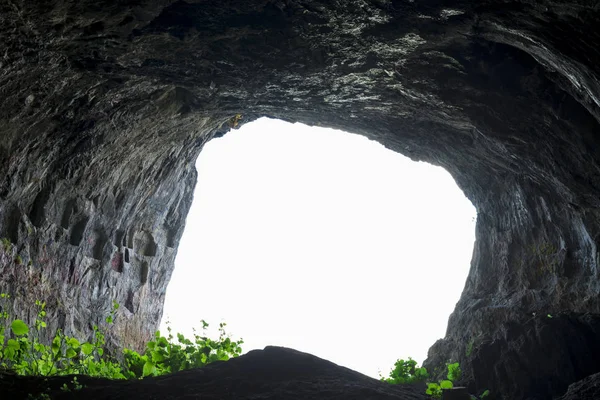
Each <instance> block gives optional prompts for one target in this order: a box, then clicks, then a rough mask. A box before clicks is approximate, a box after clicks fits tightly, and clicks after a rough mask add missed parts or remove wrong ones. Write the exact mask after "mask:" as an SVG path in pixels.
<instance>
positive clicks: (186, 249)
mask: <svg viewBox="0 0 600 400" xmlns="http://www.w3.org/2000/svg"><path fill="white" fill-rule="evenodd" d="M197 169H198V184H197V186H196V192H195V195H194V203H193V205H192V208H191V210H190V212H189V215H188V218H187V224H186V230H185V232H184V234H183V237H182V240H181V243H180V246H179V252H178V255H177V259H176V262H175V270H174V273H173V276H172V280H171V283H170V285H169V289H168V291H167V297H166V302H165V308H164V317H163V324H162V327H161V330H164V328H165V321H166V320H170V322H171V327H172V328H173V330H174V331H177V332H182V333H185V334H186V335H190V336H191V332H192V327H196V328H199V327H200V322H199V321H200V319H205V320H206V321H207V322H209V323H210V324H211V325H212V327H215V328H216V327H218V324H219V322H221V321H225V322H226V323H227V331H228V332H229V333H231V334H232V335H233V337H234V338H239V337H242V338H243V339H244V341H245V343H244V345H243V346H242V347H243V349H244V352H247V351H249V350H252V349H255V348H263V347H264V346H266V345H281V346H286V347H292V348H295V349H297V350H301V351H306V352H309V353H312V354H314V355H316V356H319V357H322V358H325V359H328V360H330V361H333V362H335V363H337V364H340V365H343V366H346V367H349V368H352V369H355V370H357V371H360V372H362V373H364V374H367V375H370V376H373V377H377V376H378V371H381V372H382V373H384V374H385V375H386V376H387V373H388V371H389V369H390V368H391V367H392V366H393V364H394V362H395V361H396V359H398V358H406V357H408V356H411V357H413V358H414V359H416V360H417V361H419V362H422V361H423V360H424V359H425V358H426V354H427V349H428V348H429V346H430V345H432V344H433V343H434V342H435V340H437V339H439V338H441V337H443V336H444V335H445V330H446V324H447V321H448V316H449V315H450V313H451V312H452V311H453V309H454V306H455V304H456V302H457V301H458V299H459V297H460V293H461V291H462V289H463V287H464V283H465V279H466V276H467V274H468V269H469V265H470V259H471V255H472V250H473V242H474V232H475V215H476V213H475V209H474V207H473V205H472V204H471V203H470V201H469V200H468V199H467V198H466V197H465V196H464V194H463V193H462V191H461V190H460V189H459V188H458V187H457V185H456V183H455V182H454V180H453V179H452V177H451V176H450V174H449V173H448V172H446V171H445V170H444V169H442V168H440V167H434V166H432V165H430V164H426V163H417V162H413V161H411V160H410V159H408V158H406V157H404V156H402V155H400V154H398V153H395V152H392V151H391V150H388V149H386V148H384V147H383V146H382V145H380V144H379V143H377V142H374V141H370V140H368V139H367V138H365V137H363V136H359V135H353V134H348V133H345V132H341V131H336V130H333V129H324V128H316V127H308V126H306V125H302V124H289V123H286V122H283V121H278V120H272V119H266V118H262V119H259V120H257V121H254V122H252V123H248V124H246V125H244V126H243V127H242V128H240V129H239V130H235V131H231V132H230V133H228V134H227V135H225V136H224V137H222V138H219V139H215V140H213V141H211V142H209V143H208V144H207V145H206V146H205V148H204V150H203V151H202V153H201V154H200V156H199V159H198V162H197Z"/></svg>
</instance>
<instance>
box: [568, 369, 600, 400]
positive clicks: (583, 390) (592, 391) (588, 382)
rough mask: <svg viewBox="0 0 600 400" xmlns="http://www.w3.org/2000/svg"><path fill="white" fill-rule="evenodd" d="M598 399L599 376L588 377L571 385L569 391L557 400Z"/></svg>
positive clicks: (599, 396)
mask: <svg viewBox="0 0 600 400" xmlns="http://www.w3.org/2000/svg"><path fill="white" fill-rule="evenodd" d="M582 399H600V374H594V375H590V376H588V377H587V378H585V379H582V380H580V381H578V382H575V383H573V384H572V385H570V386H569V390H567V392H566V393H565V394H564V395H563V396H561V397H560V398H559V399H557V400H582Z"/></svg>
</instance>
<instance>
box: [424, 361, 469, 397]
mask: <svg viewBox="0 0 600 400" xmlns="http://www.w3.org/2000/svg"><path fill="white" fill-rule="evenodd" d="M446 366H447V368H448V374H447V376H446V377H447V378H448V379H447V380H446V379H444V380H441V381H439V382H437V383H436V382H429V383H427V390H426V391H425V393H427V394H428V395H430V396H431V397H433V398H434V399H439V398H441V397H442V391H443V390H444V389H452V388H453V387H454V382H456V381H457V380H459V379H460V377H461V375H462V370H461V369H460V366H459V364H458V363H453V364H446Z"/></svg>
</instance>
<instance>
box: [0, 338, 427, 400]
mask: <svg viewBox="0 0 600 400" xmlns="http://www.w3.org/2000/svg"><path fill="white" fill-rule="evenodd" d="M71 380H72V378H71V377H55V378H51V379H49V381H48V382H44V380H43V379H39V378H38V379H35V378H24V377H16V376H3V375H2V374H1V373H0V393H2V394H6V395H7V397H6V398H8V399H11V400H21V399H23V400H25V399H27V396H28V394H29V393H33V394H36V393H39V392H44V391H46V390H47V389H48V388H50V389H51V390H50V394H51V396H52V399H54V400H67V399H86V400H119V399H123V400H131V399H140V400H142V399H143V400H152V399H183V398H185V399H202V400H257V399H265V400H268V399H273V400H334V399H335V400H338V399H339V400H341V399H343V400H426V399H428V398H429V396H426V395H425V385H424V384H419V385H409V386H405V385H403V386H399V385H390V384H387V383H383V382H380V381H378V380H376V379H373V378H370V377H368V376H365V375H362V374H360V373H358V372H355V371H352V370H349V369H347V368H344V367H340V366H338V365H335V364H333V363H331V362H329V361H325V360H322V359H320V358H318V357H315V356H313V355H310V354H306V353H301V352H299V351H295V350H292V349H286V348H283V347H266V348H265V349H264V350H253V351H251V352H249V353H248V354H246V355H243V356H241V357H239V358H235V359H232V360H229V361H227V362H216V363H213V364H209V365H207V366H206V367H204V368H201V369H193V370H187V371H182V372H178V373H176V374H172V375H166V376H162V377H157V378H146V379H144V380H141V381H139V380H138V381H110V380H106V379H93V378H87V379H86V378H85V377H79V378H78V381H79V382H80V383H81V384H83V385H84V386H85V388H83V389H82V390H79V391H73V392H67V393H65V392H64V391H62V390H60V387H61V386H62V385H63V384H64V383H67V385H71ZM71 386H72V385H71ZM3 398H4V397H3Z"/></svg>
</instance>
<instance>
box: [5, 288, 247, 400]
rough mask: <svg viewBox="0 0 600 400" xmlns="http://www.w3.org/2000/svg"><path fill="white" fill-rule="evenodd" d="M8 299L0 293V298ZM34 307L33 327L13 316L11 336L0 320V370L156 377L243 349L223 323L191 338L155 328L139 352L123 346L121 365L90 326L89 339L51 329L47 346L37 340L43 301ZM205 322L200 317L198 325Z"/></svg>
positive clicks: (75, 385) (40, 396)
mask: <svg viewBox="0 0 600 400" xmlns="http://www.w3.org/2000/svg"><path fill="white" fill-rule="evenodd" d="M8 298H10V296H9V295H7V294H4V293H2V294H0V300H2V299H8ZM35 305H36V306H37V308H38V314H37V318H36V320H35V323H34V326H33V327H30V326H28V325H27V324H26V323H25V322H24V321H23V320H20V319H14V320H12V322H11V324H10V333H11V336H12V337H11V338H8V337H7V336H6V335H5V327H4V326H5V324H4V323H0V368H4V369H8V370H12V371H14V372H15V373H17V374H19V375H38V376H51V375H88V376H96V377H104V378H111V379H133V378H143V377H146V376H157V375H163V374H168V373H172V372H177V371H181V370H184V369H189V368H198V367H203V366H205V365H206V364H209V363H211V362H214V361H226V360H228V359H229V358H231V357H237V356H239V355H240V354H241V353H242V349H241V347H240V345H241V344H242V343H243V341H242V340H237V341H233V340H231V338H230V337H229V336H228V335H227V334H226V332H225V326H226V324H225V323H221V324H220V326H219V338H218V339H217V340H213V339H210V338H208V337H206V336H200V335H197V334H196V333H195V331H194V340H193V341H192V340H189V339H187V338H185V337H184V336H183V335H182V334H179V333H178V334H177V335H176V337H177V340H176V341H175V340H174V336H173V335H172V334H171V328H170V327H169V328H168V331H169V334H168V336H167V337H164V336H161V334H160V332H158V331H157V332H156V334H155V338H154V340H153V341H150V342H148V343H147V345H146V350H145V352H144V353H143V355H141V354H138V353H137V352H135V351H133V350H128V349H125V350H124V360H125V362H124V364H119V363H118V362H116V361H113V360H111V359H109V357H108V356H107V355H106V353H105V350H104V346H105V344H106V339H105V336H104V333H103V332H102V331H101V330H100V328H98V326H94V327H93V339H92V340H90V341H89V342H84V343H80V342H79V341H78V340H77V339H75V338H73V337H69V336H67V335H65V334H64V333H63V332H62V331H61V330H60V329H59V330H57V331H56V333H55V335H54V338H53V339H52V342H51V343H50V344H49V345H45V344H42V343H41V342H40V341H39V338H40V337H41V332H42V330H43V329H46V322H45V321H44V319H45V317H46V310H45V308H46V303H45V302H42V301H39V300H38V301H36V302H35ZM118 308H119V304H117V303H116V302H113V308H112V310H111V312H110V314H109V316H108V317H107V318H106V323H107V324H108V325H110V324H112V323H113V322H114V319H115V313H116V311H117V310H118ZM3 310H4V311H2V312H0V320H2V319H3V320H9V318H10V316H9V314H8V312H7V311H5V310H6V309H5V308H3ZM208 326H209V325H208V324H207V323H206V322H205V321H202V329H203V330H206V329H207V328H208ZM82 387H83V386H82V385H81V384H80V383H79V382H78V381H77V378H76V377H75V378H73V380H72V381H71V385H67V384H64V385H63V387H62V390H63V391H72V390H80V389H81V388H82ZM47 396H48V395H47V394H46V393H40V394H37V395H35V396H33V395H31V396H29V398H30V399H40V400H46V399H48V398H49V397H47Z"/></svg>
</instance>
